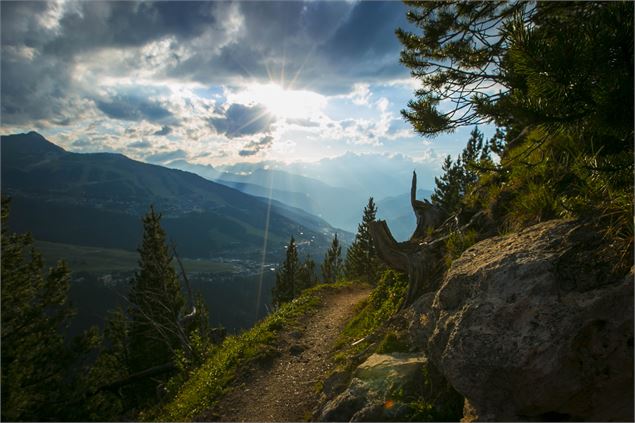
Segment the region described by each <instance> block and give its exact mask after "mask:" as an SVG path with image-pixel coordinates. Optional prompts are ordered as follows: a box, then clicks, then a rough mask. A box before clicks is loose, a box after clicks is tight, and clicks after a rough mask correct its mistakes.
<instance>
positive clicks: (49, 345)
mask: <svg viewBox="0 0 635 423" xmlns="http://www.w3.org/2000/svg"><path fill="white" fill-rule="evenodd" d="M8 216H9V200H8V199H7V198H4V197H3V198H2V223H1V226H2V241H1V243H2V260H1V268H2V270H1V280H2V290H1V293H2V294H1V296H2V300H1V301H2V318H1V319H2V420H11V421H16V420H27V421H38V420H66V419H69V418H77V417H76V416H73V415H72V413H73V412H74V411H73V410H68V409H66V408H65V406H64V405H65V404H67V403H68V402H69V401H71V400H72V399H73V394H74V392H75V390H76V389H77V383H78V379H79V374H81V371H82V366H80V363H79V361H78V359H79V358H80V357H81V356H82V355H83V354H84V353H85V352H87V350H88V349H90V348H91V347H92V346H94V344H95V343H96V341H97V337H96V335H95V333H94V331H91V332H89V333H87V334H86V335H85V336H83V337H78V338H76V339H74V342H73V343H72V344H71V345H69V344H67V343H65V342H64V337H63V334H62V332H61V329H64V328H65V327H67V326H68V324H69V323H70V318H71V317H72V315H73V313H74V312H73V309H72V307H71V305H70V302H69V300H68V290H69V288H70V272H69V270H68V268H67V267H66V265H65V264H64V263H63V262H59V263H58V264H57V265H55V266H54V267H53V268H51V269H49V271H48V272H47V273H45V272H44V263H43V261H42V255H41V254H40V253H39V252H37V251H36V250H35V248H34V247H33V240H32V239H31V237H30V235H28V234H25V235H18V234H12V233H9V231H8V228H7V223H8Z"/></svg>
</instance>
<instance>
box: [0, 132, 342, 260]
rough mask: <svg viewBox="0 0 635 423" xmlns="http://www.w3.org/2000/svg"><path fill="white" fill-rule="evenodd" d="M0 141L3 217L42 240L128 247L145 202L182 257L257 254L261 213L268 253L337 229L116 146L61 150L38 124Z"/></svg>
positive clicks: (311, 242)
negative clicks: (6, 211)
mask: <svg viewBox="0 0 635 423" xmlns="http://www.w3.org/2000/svg"><path fill="white" fill-rule="evenodd" d="M0 146H1V153H2V163H1V164H2V192H3V194H8V195H10V196H11V197H12V204H11V214H10V225H11V226H12V227H13V229H14V230H17V231H20V232H24V231H30V232H32V233H33V235H34V237H35V238H37V239H41V240H43V241H51V242H61V243H67V244H77V245H87V246H101V247H107V248H122V249H126V250H134V249H135V248H137V247H138V245H139V242H140V237H141V231H142V227H141V220H140V218H141V216H142V215H143V214H145V213H146V212H147V210H148V208H149V206H150V205H151V204H153V205H154V207H155V209H157V210H158V211H160V212H162V213H163V216H164V218H163V220H162V222H163V226H164V228H165V229H166V231H167V233H168V235H169V236H170V238H172V239H173V240H174V241H175V242H176V244H177V246H178V248H179V251H180V252H181V254H182V255H184V256H189V257H214V256H227V257H255V256H258V255H259V254H261V251H262V247H263V242H264V236H265V228H266V227H267V223H266V218H267V216H269V224H268V250H269V252H270V253H271V254H273V255H276V254H280V253H281V252H282V251H283V248H282V247H283V245H284V244H285V243H287V242H288V240H289V237H290V236H291V235H293V236H295V238H296V240H297V241H298V243H299V244H300V246H301V248H304V249H305V250H306V251H307V252H313V253H314V254H317V252H318V251H324V250H325V249H326V248H327V246H328V244H329V243H330V240H331V238H332V236H333V234H334V233H335V232H336V231H337V230H336V229H335V228H333V227H332V226H330V225H329V224H328V223H327V222H326V221H324V220H323V219H321V218H319V217H316V216H313V215H311V214H310V213H308V212H307V211H306V209H304V210H303V209H298V208H294V207H291V206H289V205H286V204H283V203H281V202H279V201H269V200H268V199H265V198H262V197H254V196H251V195H247V194H245V193H243V192H240V191H239V190H236V189H233V188H231V187H227V186H225V185H222V184H219V183H215V182H212V181H210V180H207V179H205V178H202V177H200V176H198V175H196V174H193V173H190V172H185V171H180V170H175V169H168V168H165V167H161V166H157V165H150V164H146V163H142V162H138V161H135V160H131V159H129V158H127V157H125V156H123V155H120V154H111V153H93V154H78V153H71V152H67V151H65V150H64V149H62V148H60V147H58V146H56V145H54V144H52V143H51V142H49V141H47V140H46V139H45V138H44V137H42V136H41V135H40V134H38V133H35V132H29V133H28V134H17V135H9V136H2V138H1V141H0ZM269 207H270V209H269ZM337 232H340V236H342V237H343V238H345V239H347V238H348V239H350V237H351V235H350V234H344V233H342V231H341V230H340V231H337ZM315 258H316V259H320V258H321V257H315Z"/></svg>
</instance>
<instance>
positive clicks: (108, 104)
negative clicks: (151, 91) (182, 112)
mask: <svg viewBox="0 0 635 423" xmlns="http://www.w3.org/2000/svg"><path fill="white" fill-rule="evenodd" d="M95 105H96V106H97V108H98V109H99V110H101V111H102V112H103V113H105V114H106V115H108V116H109V117H111V118H113V119H121V120H132V121H139V120H148V121H159V120H162V119H165V118H168V117H170V116H172V113H171V112H170V111H169V110H167V109H166V108H165V107H163V105H161V104H160V103H159V102H157V101H153V100H148V99H146V98H143V97H137V96H134V95H127V94H116V95H114V96H112V97H110V98H108V99H107V100H95Z"/></svg>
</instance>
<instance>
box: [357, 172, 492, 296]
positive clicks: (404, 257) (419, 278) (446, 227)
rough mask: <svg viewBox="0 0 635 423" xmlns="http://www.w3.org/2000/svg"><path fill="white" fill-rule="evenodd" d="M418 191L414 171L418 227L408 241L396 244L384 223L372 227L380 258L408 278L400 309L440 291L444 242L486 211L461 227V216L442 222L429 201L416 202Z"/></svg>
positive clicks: (412, 201) (413, 199) (413, 201)
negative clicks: (426, 294)
mask: <svg viewBox="0 0 635 423" xmlns="http://www.w3.org/2000/svg"><path fill="white" fill-rule="evenodd" d="M416 192H417V174H416V173H415V172H413V175H412V186H411V190H410V204H411V206H412V209H413V211H414V213H415V216H416V217H417V227H416V228H415V230H414V233H413V235H412V237H411V238H410V239H409V240H408V241H405V242H397V241H396V240H395V238H394V237H393V235H392V233H391V232H390V229H389V228H388V224H387V223H386V222H385V221H384V220H379V221H374V222H371V223H370V225H369V230H370V234H371V236H372V238H373V242H374V244H375V249H376V251H377V255H378V256H379V258H380V259H381V260H383V261H384V262H385V263H386V264H387V265H388V266H389V267H392V268H393V269H396V270H399V271H401V272H404V273H406V274H407V275H408V294H407V296H406V299H405V300H404V301H403V302H402V304H401V308H404V307H406V306H408V305H410V304H412V302H413V301H414V299H415V298H416V296H417V294H419V293H424V292H430V291H434V290H436V289H437V288H438V284H439V282H440V280H441V276H442V273H443V272H444V271H445V264H444V253H445V252H444V248H443V246H444V241H446V240H447V239H448V237H450V236H451V235H452V234H453V233H456V232H462V231H464V230H466V229H467V228H468V227H470V226H472V225H473V224H474V223H476V221H477V220H478V219H479V218H480V217H481V216H482V215H483V212H478V213H476V214H475V215H474V216H472V218H471V219H470V221H469V222H468V223H467V224H465V225H463V226H460V227H459V226H458V215H459V214H458V213H457V214H454V215H452V216H450V217H449V218H447V219H446V220H445V221H441V219H442V213H441V211H440V210H439V209H438V208H437V207H436V206H434V205H433V204H431V203H430V202H427V201H419V200H417V199H416Z"/></svg>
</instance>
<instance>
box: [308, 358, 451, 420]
mask: <svg viewBox="0 0 635 423" xmlns="http://www.w3.org/2000/svg"><path fill="white" fill-rule="evenodd" d="M336 375H338V374H337V373H336ZM327 384H328V380H327V382H325V389H324V392H325V393H327V394H328V392H327V391H328V389H327V388H326V385H327ZM457 401H458V404H459V405H460V404H461V403H462V397H460V396H459V395H458V394H457V393H456V392H455V391H454V390H453V389H451V388H450V387H449V386H448V385H447V382H446V381H445V379H444V378H443V377H442V376H441V375H440V374H439V373H438V371H436V370H435V369H434V368H432V367H431V366H430V365H429V363H428V360H427V359H426V358H425V357H424V356H423V355H421V354H406V353H390V354H373V355H371V356H370V357H368V359H367V360H366V361H365V362H364V363H362V364H361V365H360V366H359V367H358V368H357V369H356V370H355V371H354V372H353V375H352V379H351V381H350V384H349V385H348V387H347V388H346V389H345V390H344V391H343V392H341V393H340V394H339V395H337V396H335V398H333V399H332V400H331V401H329V402H327V403H326V404H325V405H324V406H323V407H322V408H321V411H320V413H319V417H318V420H319V421H337V422H339V421H344V422H348V421H418V420H421V419H422V418H423V419H425V420H439V419H442V420H446V419H447V418H448V417H449V418H450V419H452V418H456V416H455V415H452V414H450V413H452V412H453V411H454V410H455V409H456V408H457Z"/></svg>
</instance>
